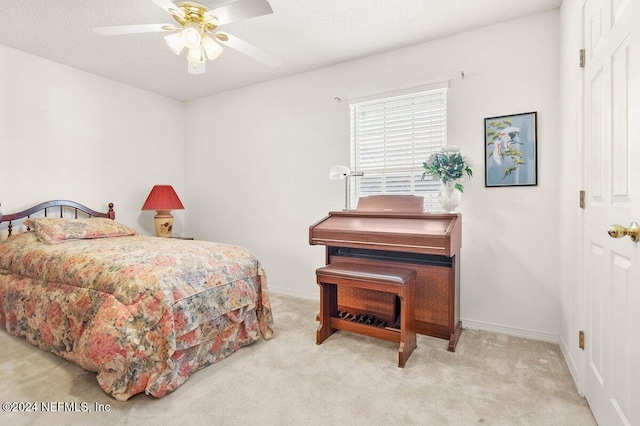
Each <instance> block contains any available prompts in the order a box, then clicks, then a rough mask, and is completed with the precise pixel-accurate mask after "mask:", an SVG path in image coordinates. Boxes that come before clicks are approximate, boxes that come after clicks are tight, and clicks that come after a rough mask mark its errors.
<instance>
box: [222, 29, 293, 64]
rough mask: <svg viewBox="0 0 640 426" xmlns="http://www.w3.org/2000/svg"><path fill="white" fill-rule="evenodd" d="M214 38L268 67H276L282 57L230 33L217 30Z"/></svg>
mask: <svg viewBox="0 0 640 426" xmlns="http://www.w3.org/2000/svg"><path fill="white" fill-rule="evenodd" d="M216 39H217V40H218V41H220V43H222V44H224V45H226V46H229V47H230V48H232V49H235V50H237V51H238V52H240V53H244V54H245V55H247V56H249V57H251V58H253V59H256V60H258V61H260V62H262V63H263V64H266V65H269V66H270V67H277V66H278V65H280V64H281V63H282V59H280V58H278V57H277V56H274V55H272V54H271V53H269V52H267V51H264V50H262V49H260V48H259V47H257V46H254V45H253V44H250V43H247V42H246V41H244V40H242V39H240V38H238V37H236V36H232V35H231V34H228V33H223V32H218V33H216Z"/></svg>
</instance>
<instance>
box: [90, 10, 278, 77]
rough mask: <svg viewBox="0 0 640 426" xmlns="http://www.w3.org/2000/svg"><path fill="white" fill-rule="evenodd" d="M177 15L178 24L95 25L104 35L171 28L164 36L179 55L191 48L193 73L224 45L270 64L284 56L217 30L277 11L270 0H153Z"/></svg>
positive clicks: (189, 54) (97, 31) (160, 30)
mask: <svg viewBox="0 0 640 426" xmlns="http://www.w3.org/2000/svg"><path fill="white" fill-rule="evenodd" d="M151 1H152V2H153V3H155V4H156V5H158V6H160V7H161V8H163V9H164V10H166V11H167V12H169V13H170V14H171V16H173V18H174V19H175V20H176V21H177V25H176V24H141V25H121V26H111V27H96V28H93V31H95V32H96V33H98V34H102V35H122V34H136V33H153V32H163V31H171V32H172V34H170V35H167V36H165V37H164V39H165V41H166V42H167V44H168V45H169V47H170V48H171V50H173V51H174V52H175V54H176V55H180V53H181V52H182V51H183V50H184V49H185V48H187V49H188V55H187V61H188V70H189V73H190V74H203V73H204V72H205V67H206V66H205V61H206V60H207V59H209V60H213V59H215V58H217V57H218V56H219V55H220V54H221V53H222V50H223V48H222V45H224V46H228V47H231V48H232V49H235V50H237V51H239V52H241V53H244V54H245V55H247V56H249V57H252V58H254V59H256V60H258V61H260V62H262V63H264V64H266V65H269V66H271V67H276V66H278V65H280V63H281V60H280V58H277V57H276V56H273V55H272V54H270V53H268V52H266V51H264V50H262V49H260V48H259V47H257V46H254V45H252V44H250V43H247V42H246V41H244V40H242V39H240V38H238V37H235V36H233V35H231V34H229V33H226V32H222V31H217V28H218V27H219V26H221V25H224V24H228V23H230V22H236V21H240V20H243V19H248V18H253V17H256V16H262V15H268V14H270V13H273V9H271V5H270V4H269V2H268V1H267V0H236V1H232V2H228V1H227V2H225V4H224V5H222V6H219V7H213V8H211V9H209V8H208V7H207V6H204V5H202V4H200V3H195V2H192V1H177V2H175V3H174V2H173V1H171V0H151Z"/></svg>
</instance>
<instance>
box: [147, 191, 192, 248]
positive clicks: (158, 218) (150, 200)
mask: <svg viewBox="0 0 640 426" xmlns="http://www.w3.org/2000/svg"><path fill="white" fill-rule="evenodd" d="M182 209H184V206H183V205H182V202H181V201H180V198H178V194H176V191H174V190H173V187H172V186H171V185H156V186H154V187H153V188H152V189H151V192H150V193H149V196H148V197H147V201H145V202H144V205H143V206H142V210H155V211H156V215H155V216H154V217H153V221H154V222H155V225H156V236H157V237H168V238H170V237H171V234H172V231H173V216H172V215H171V210H182Z"/></svg>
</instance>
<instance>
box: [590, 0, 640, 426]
mask: <svg viewBox="0 0 640 426" xmlns="http://www.w3.org/2000/svg"><path fill="white" fill-rule="evenodd" d="M583 19H584V26H583V29H584V46H585V51H586V66H585V69H584V92H583V93H584V97H583V123H584V127H583V159H582V161H583V164H582V170H583V177H584V185H585V191H586V201H587V202H586V208H585V210H584V217H583V218H584V221H583V225H584V229H583V235H584V252H583V261H584V283H585V396H586V398H587V401H588V402H589V404H590V406H591V409H592V410H593V413H594V415H595V417H596V420H597V421H598V423H599V424H600V425H603V426H604V425H618V424H622V425H640V243H639V242H634V241H633V240H632V238H631V237H629V236H624V237H622V238H617V239H614V238H612V237H610V236H609V235H608V233H607V228H609V226H610V225H613V224H619V225H623V226H624V227H629V225H630V224H631V223H632V222H638V223H640V30H639V27H640V0H586V1H585V3H584V8H583Z"/></svg>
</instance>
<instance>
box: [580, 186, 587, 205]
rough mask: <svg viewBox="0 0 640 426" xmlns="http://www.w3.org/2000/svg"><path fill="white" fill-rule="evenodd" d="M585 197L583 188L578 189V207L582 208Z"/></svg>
mask: <svg viewBox="0 0 640 426" xmlns="http://www.w3.org/2000/svg"><path fill="white" fill-rule="evenodd" d="M585 197H586V194H585V192H584V190H582V191H580V208H581V209H584V198H585Z"/></svg>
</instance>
